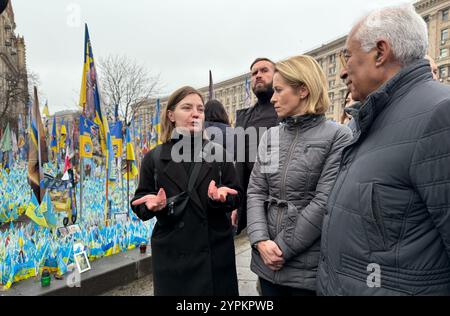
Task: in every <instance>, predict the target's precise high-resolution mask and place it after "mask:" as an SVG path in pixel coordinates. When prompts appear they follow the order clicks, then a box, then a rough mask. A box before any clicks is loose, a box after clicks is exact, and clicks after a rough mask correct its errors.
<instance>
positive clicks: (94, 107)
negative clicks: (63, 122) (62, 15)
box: [80, 24, 109, 161]
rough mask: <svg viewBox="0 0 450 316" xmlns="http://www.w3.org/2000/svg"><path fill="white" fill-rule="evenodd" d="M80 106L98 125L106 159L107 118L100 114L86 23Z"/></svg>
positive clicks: (95, 76) (94, 70) (95, 73)
mask: <svg viewBox="0 0 450 316" xmlns="http://www.w3.org/2000/svg"><path fill="white" fill-rule="evenodd" d="M80 106H81V107H82V108H83V114H84V115H85V116H86V117H87V118H89V119H91V120H92V119H93V120H94V123H96V124H97V125H98V126H99V135H100V144H101V147H102V153H103V154H104V155H105V156H106V157H107V161H108V160H109V159H108V146H107V135H108V133H109V126H108V120H107V119H106V117H103V115H102V110H101V105H100V93H99V90H98V83H97V71H96V69H95V62H94V53H93V50H92V44H91V40H90V37H89V30H88V26H87V24H86V25H85V42H84V65H83V77H82V80H81V92H80Z"/></svg>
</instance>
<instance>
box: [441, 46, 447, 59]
mask: <svg viewBox="0 0 450 316" xmlns="http://www.w3.org/2000/svg"><path fill="white" fill-rule="evenodd" d="M439 56H440V57H441V58H444V57H447V56H448V48H441V52H440V54H439Z"/></svg>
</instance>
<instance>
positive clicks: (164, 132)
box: [161, 86, 205, 143]
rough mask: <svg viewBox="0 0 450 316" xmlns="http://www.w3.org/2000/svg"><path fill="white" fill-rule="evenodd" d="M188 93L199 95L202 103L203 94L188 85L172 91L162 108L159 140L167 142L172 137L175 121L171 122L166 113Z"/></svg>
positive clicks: (173, 108)
mask: <svg viewBox="0 0 450 316" xmlns="http://www.w3.org/2000/svg"><path fill="white" fill-rule="evenodd" d="M190 94H196V95H198V96H199V97H200V99H201V100H202V102H203V103H205V101H204V100H203V96H202V94H201V93H200V91H198V90H197V89H194V88H192V87H189V86H185V87H182V88H180V89H178V90H177V91H175V92H174V93H172V94H171V95H170V97H169V100H168V101H167V106H166V107H165V108H164V111H163V112H162V114H161V142H162V143H167V142H169V141H170V140H171V139H172V132H173V130H174V129H175V123H172V122H171V121H170V120H169V115H167V113H168V111H174V110H175V108H176V107H177V104H178V103H180V102H181V101H182V100H183V99H184V98H185V97H187V96H188V95H190Z"/></svg>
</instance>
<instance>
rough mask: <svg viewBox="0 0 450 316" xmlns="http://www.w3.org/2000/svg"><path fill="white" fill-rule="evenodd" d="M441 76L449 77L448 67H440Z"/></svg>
mask: <svg viewBox="0 0 450 316" xmlns="http://www.w3.org/2000/svg"><path fill="white" fill-rule="evenodd" d="M439 78H441V79H442V78H447V67H441V68H439Z"/></svg>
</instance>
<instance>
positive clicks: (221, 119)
mask: <svg viewBox="0 0 450 316" xmlns="http://www.w3.org/2000/svg"><path fill="white" fill-rule="evenodd" d="M233 130H234V129H233V128H232V127H231V126H230V118H229V117H228V114H227V111H226V110H225V107H224V106H223V104H222V103H220V101H218V100H210V101H208V102H206V104H205V131H206V134H207V136H208V137H209V139H210V140H211V141H212V142H215V143H217V144H219V145H221V146H222V147H223V148H224V149H225V150H226V159H227V161H228V162H231V161H233V162H234V157H235V156H234V153H235V150H236V146H235V143H234V141H233V140H234V139H233V137H234V131H233ZM227 215H229V218H230V223H231V225H232V226H233V227H234V229H235V230H236V229H237V224H236V223H237V220H236V216H237V210H233V212H231V213H229V214H227Z"/></svg>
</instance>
